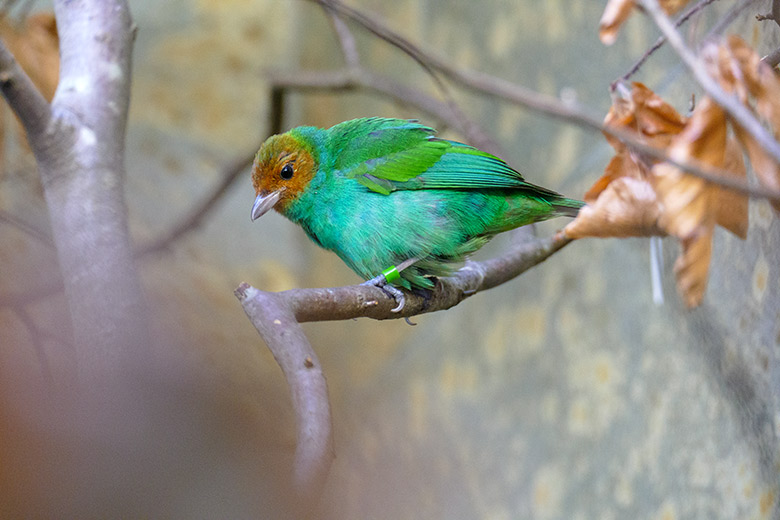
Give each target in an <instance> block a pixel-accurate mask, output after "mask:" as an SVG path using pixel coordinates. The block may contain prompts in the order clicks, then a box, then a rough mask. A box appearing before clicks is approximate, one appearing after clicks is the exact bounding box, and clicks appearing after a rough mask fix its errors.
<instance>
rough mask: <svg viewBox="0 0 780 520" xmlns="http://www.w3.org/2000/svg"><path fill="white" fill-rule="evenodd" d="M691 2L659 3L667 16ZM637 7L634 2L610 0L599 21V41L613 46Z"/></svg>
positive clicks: (666, 0)
mask: <svg viewBox="0 0 780 520" xmlns="http://www.w3.org/2000/svg"><path fill="white" fill-rule="evenodd" d="M689 1H690V0H661V1H660V2H659V3H660V5H661V8H662V9H663V10H664V11H666V14H674V13H676V12H677V11H679V10H680V9H682V8H683V7H684V6H685V4H687V3H688V2H689ZM635 6H636V2H635V1H634V0H609V1H608V2H607V5H606V7H605V8H604V13H603V14H602V15H601V20H600V21H599V39H600V40H601V43H603V44H604V45H612V44H613V43H615V40H616V39H617V33H618V30H619V29H620V26H621V25H623V23H624V22H625V21H626V20H627V19H628V17H629V16H630V15H631V11H632V10H633V9H634V7H635Z"/></svg>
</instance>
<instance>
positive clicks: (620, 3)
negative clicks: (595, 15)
mask: <svg viewBox="0 0 780 520" xmlns="http://www.w3.org/2000/svg"><path fill="white" fill-rule="evenodd" d="M633 8H634V0H609V2H607V6H606V7H605V8H604V13H603V14H602V15H601V20H600V21H599V39H600V40H601V43H603V44H604V45H612V44H613V43H615V40H616V39H617V33H618V29H620V26H621V25H623V22H625V21H626V19H628V17H629V15H630V14H631V10H632V9H633Z"/></svg>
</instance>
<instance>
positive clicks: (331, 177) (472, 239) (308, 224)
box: [252, 117, 583, 311]
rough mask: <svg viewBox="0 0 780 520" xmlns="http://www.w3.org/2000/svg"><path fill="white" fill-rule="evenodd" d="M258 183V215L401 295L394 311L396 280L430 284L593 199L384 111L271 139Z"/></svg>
mask: <svg viewBox="0 0 780 520" xmlns="http://www.w3.org/2000/svg"><path fill="white" fill-rule="evenodd" d="M252 183H253V185H254V188H255V193H256V195H257V198H256V199H255V203H254V206H253V207H252V220H255V219H257V218H259V217H260V216H262V215H263V214H265V213H266V212H267V211H268V210H270V209H271V208H274V209H275V210H276V211H278V212H279V213H281V214H282V215H284V216H285V217H287V218H288V219H289V220H291V221H292V222H294V223H296V224H298V225H300V226H301V227H302V228H303V230H304V231H305V232H306V234H307V235H308V236H309V238H311V239H312V240H313V241H314V242H315V243H316V244H317V245H319V246H320V247H323V248H325V249H328V250H330V251H333V252H334V253H336V254H337V255H339V257H340V258H341V259H342V260H343V261H344V262H345V263H346V264H347V265H348V266H349V267H350V268H351V269H352V270H353V271H355V272H356V273H357V274H358V275H359V276H361V277H362V278H363V279H365V280H368V282H366V283H370V284H373V285H377V286H378V287H382V288H383V289H384V290H385V291H386V292H388V293H389V294H390V295H392V296H393V297H395V299H396V301H397V303H398V306H397V307H396V308H395V309H394V310H395V311H400V310H401V309H402V308H403V304H404V298H403V293H402V292H401V291H399V290H398V289H397V288H395V287H393V286H398V287H402V288H405V289H412V288H414V289H430V288H432V287H433V285H434V281H433V280H432V277H435V276H446V275H448V274H450V273H451V272H452V266H451V264H452V263H453V262H458V261H462V260H463V259H464V258H465V257H467V256H468V255H469V254H471V253H473V252H474V251H476V250H477V249H479V248H480V247H482V246H483V245H485V244H486V243H487V242H488V241H489V240H490V239H491V238H492V237H493V236H495V235H496V234H497V233H501V232H502V231H508V230H510V229H514V228H517V227H520V226H525V225H526V224H531V223H533V222H539V221H542V220H547V219H549V218H553V217H557V216H570V217H573V216H576V214H577V211H578V210H579V208H580V207H582V205H583V203H582V202H580V201H578V200H573V199H568V198H565V197H563V196H562V195H560V194H558V193H556V192H554V191H552V190H548V189H546V188H542V187H540V186H536V185H533V184H530V183H528V182H526V181H525V180H524V179H523V176H522V175H520V173H518V172H517V171H515V170H514V169H512V168H511V167H510V166H509V165H507V163H506V162H504V161H502V160H501V159H499V158H498V157H496V156H494V155H491V154H489V153H487V152H483V151H481V150H478V149H477V148H474V147H472V146H468V145H466V144H463V143H459V142H456V141H450V140H447V139H440V138H438V137H436V131H435V130H434V129H433V128H430V127H428V126H425V125H422V124H420V123H419V122H417V121H415V120H404V119H389V118H378V117H371V118H362V119H353V120H351V121H345V122H343V123H339V124H337V125H335V126H333V127H331V128H328V129H322V128H315V127H312V126H300V127H297V128H293V129H292V130H290V131H288V132H286V133H284V134H280V135H274V136H271V137H270V138H268V140H267V141H266V142H265V143H263V145H262V147H261V148H260V150H259V151H258V152H257V155H256V156H255V160H254V164H253V167H252ZM388 284H390V285H388Z"/></svg>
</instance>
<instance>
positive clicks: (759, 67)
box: [704, 36, 780, 212]
mask: <svg viewBox="0 0 780 520" xmlns="http://www.w3.org/2000/svg"><path fill="white" fill-rule="evenodd" d="M704 55H705V57H706V63H707V66H708V69H709V71H710V73H711V74H712V75H713V76H714V77H716V78H717V79H718V80H719V82H720V84H721V86H722V87H723V88H724V89H725V90H726V91H728V92H734V93H736V95H737V96H738V97H739V99H740V100H741V101H742V103H744V104H745V105H746V106H748V107H751V105H750V97H752V98H754V99H755V111H756V112H757V113H758V114H759V115H760V116H761V117H763V118H764V119H765V120H766V121H768V122H769V123H770V124H771V125H772V127H773V129H774V135H775V139H777V138H778V137H779V136H780V80H779V79H778V78H777V75H776V74H775V73H774V71H773V70H772V68H771V67H770V66H769V65H767V64H766V63H763V62H762V61H761V58H760V57H759V56H758V54H757V53H756V52H755V51H754V50H753V49H751V48H750V46H749V45H748V44H747V43H745V41H744V40H742V39H741V38H739V37H737V36H730V37H729V38H728V39H727V40H726V42H725V43H723V44H720V45H716V44H710V45H709V46H708V47H707V48H706V49H705V52H704ZM731 124H732V127H733V128H734V133H735V135H736V136H737V139H739V142H740V143H741V144H742V146H743V147H744V148H745V150H746V151H747V154H748V157H749V159H750V163H751V164H752V165H753V169H754V170H755V172H756V175H757V176H758V179H759V181H760V182H761V184H763V185H764V186H766V187H767V188H770V189H773V190H776V191H780V165H778V163H777V161H775V160H774V159H773V158H772V156H771V155H770V154H768V153H767V152H766V150H764V148H763V147H762V146H760V145H759V144H758V143H757V142H756V141H755V139H754V138H753V136H752V135H751V134H750V133H749V132H747V131H746V130H745V129H744V128H743V127H742V126H741V125H739V124H738V123H737V122H736V121H733V120H732V121H731ZM772 205H773V206H774V208H775V210H777V211H779V212H780V202H778V201H773V202H772Z"/></svg>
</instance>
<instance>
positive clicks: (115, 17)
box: [4, 0, 151, 381]
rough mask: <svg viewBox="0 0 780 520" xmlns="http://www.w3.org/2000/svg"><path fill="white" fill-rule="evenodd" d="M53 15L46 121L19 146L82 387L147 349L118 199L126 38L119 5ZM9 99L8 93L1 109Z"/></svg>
mask: <svg viewBox="0 0 780 520" xmlns="http://www.w3.org/2000/svg"><path fill="white" fill-rule="evenodd" d="M54 7H55V15H56V17H57V23H58V29H59V36H60V82H59V86H58V89H57V93H56V95H55V97H54V100H53V101H52V106H51V117H50V119H41V118H37V119H36V117H35V116H36V114H37V113H39V112H40V111H41V110H40V108H35V111H33V112H32V113H28V114H27V115H25V117H24V118H23V120H27V119H28V118H30V117H32V123H30V121H26V123H25V124H28V125H30V124H32V125H33V126H32V127H31V128H30V129H28V140H29V142H30V144H31V147H32V149H33V152H34V154H35V158H36V161H37V163H38V168H39V172H40V175H41V179H42V183H43V187H44V195H45V198H46V202H47V205H48V208H49V214H50V217H51V224H52V235H53V238H54V242H55V245H56V247H57V253H58V259H59V263H60V271H61V273H62V276H63V281H64V285H65V293H66V296H67V300H68V310H69V312H70V316H71V322H72V325H73V331H74V339H75V342H74V343H75V346H76V350H77V352H76V356H77V359H78V360H79V363H78V370H79V373H80V378H81V379H85V380H86V381H89V380H90V379H92V378H93V377H101V378H104V377H111V374H116V373H117V371H121V370H122V367H123V366H124V361H126V360H127V359H128V358H129V357H130V356H132V357H134V358H135V359H137V358H138V356H139V355H140V354H139V350H142V349H145V348H150V347H151V340H150V336H149V329H148V322H147V315H146V306H145V301H144V298H143V296H142V290H141V284H140V280H139V277H138V274H137V272H136V270H135V266H134V263H133V258H132V251H131V247H130V239H129V232H128V228H127V211H126V207H125V201H124V192H123V182H124V176H125V173H124V145H125V139H124V138H125V126H126V123H127V107H128V102H129V93H130V55H131V50H132V40H133V30H132V26H131V20H130V12H129V10H128V7H127V4H126V2H124V1H122V0H57V1H56V2H55V6H54ZM4 94H6V95H8V94H7V93H6V92H5V91H4ZM15 99H17V98H14V97H13V93H12V94H11V99H10V100H9V101H11V102H16V101H15ZM34 106H35V107H39V106H40V101H36V102H35V103H34ZM40 121H45V122H46V124H45V125H43V124H42V123H41V122H40ZM44 126H45V128H44Z"/></svg>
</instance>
